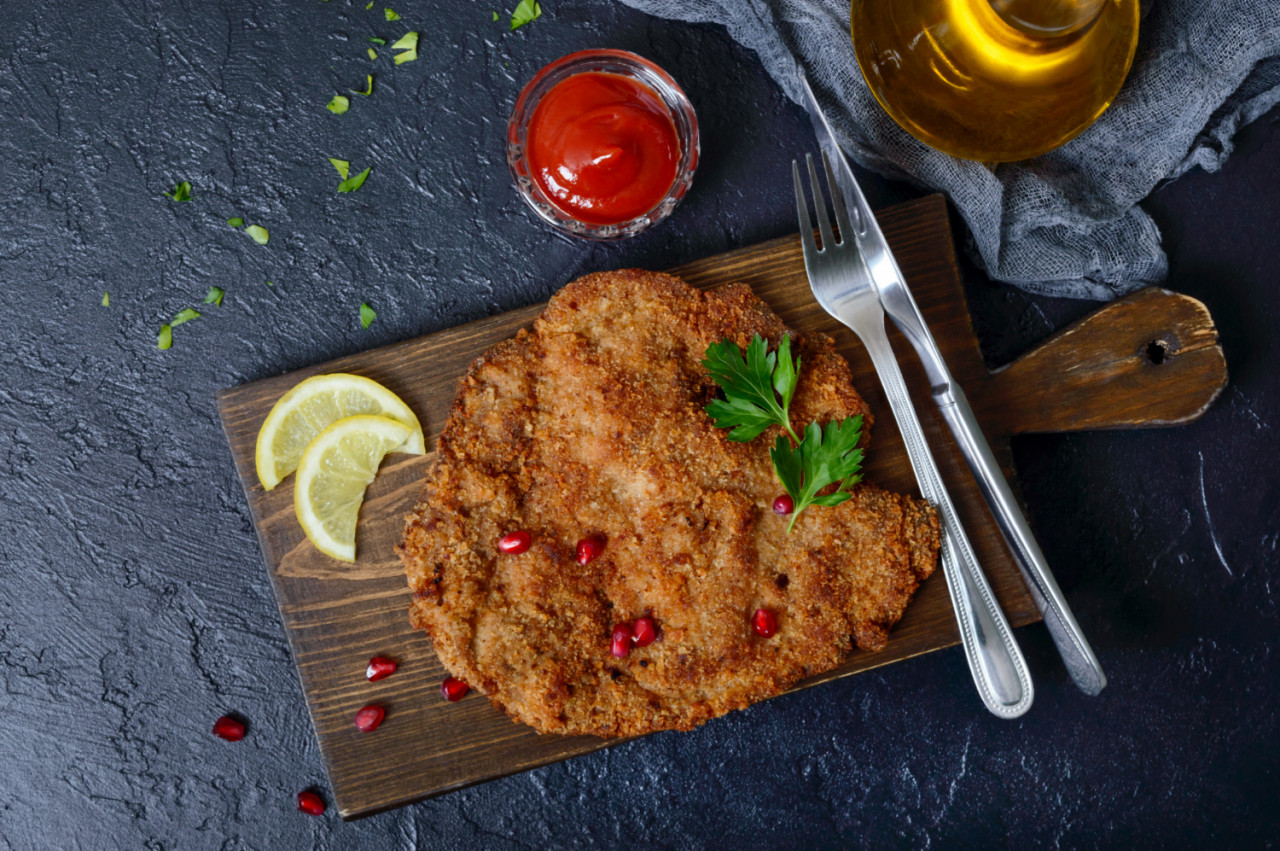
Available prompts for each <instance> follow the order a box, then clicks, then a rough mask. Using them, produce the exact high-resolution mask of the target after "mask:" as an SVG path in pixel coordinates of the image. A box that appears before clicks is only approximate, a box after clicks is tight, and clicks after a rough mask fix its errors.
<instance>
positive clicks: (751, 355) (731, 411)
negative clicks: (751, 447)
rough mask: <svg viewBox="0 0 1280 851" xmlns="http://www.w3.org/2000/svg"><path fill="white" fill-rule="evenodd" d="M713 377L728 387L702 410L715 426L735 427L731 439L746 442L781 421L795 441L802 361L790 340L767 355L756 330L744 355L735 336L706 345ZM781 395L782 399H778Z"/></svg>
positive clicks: (705, 361)
mask: <svg viewBox="0 0 1280 851" xmlns="http://www.w3.org/2000/svg"><path fill="white" fill-rule="evenodd" d="M702 365H703V367H704V368H706V370H707V372H709V373H711V377H712V379H714V380H715V382H716V384H718V385H720V389H721V390H723V391H724V398H723V399H716V400H714V401H712V402H711V404H709V405H707V406H706V408H705V409H704V410H705V411H706V412H707V413H708V414H709V415H710V416H711V419H712V420H713V421H714V422H715V424H716V427H717V428H731V429H733V431H731V432H729V439H730V440H732V441H735V442H737V443H746V442H747V441H749V440H754V439H755V438H757V437H759V436H760V434H761V432H763V431H764V430H765V429H767V428H769V427H770V426H773V425H780V426H782V427H783V428H784V429H786V431H787V434H789V435H791V439H792V440H794V441H795V442H796V443H799V442H800V438H798V437H797V436H796V434H795V432H793V431H792V430H791V421H790V418H789V407H790V405H791V397H792V396H793V395H794V394H795V392H796V384H797V383H798V381H799V363H798V362H793V361H792V359H791V338H790V337H783V338H782V343H781V344H780V345H779V346H778V350H777V351H776V352H768V353H766V348H765V341H764V339H763V338H762V337H761V336H760V335H759V334H756V335H755V337H753V338H752V340H751V343H750V344H749V345H748V346H747V351H746V356H745V357H744V356H743V352H742V349H740V348H738V345H737V344H736V343H734V342H733V341H732V340H729V339H724V340H721V341H720V342H719V343H712V344H711V345H710V346H707V352H706V360H704V361H703V362H702ZM779 396H781V401H779Z"/></svg>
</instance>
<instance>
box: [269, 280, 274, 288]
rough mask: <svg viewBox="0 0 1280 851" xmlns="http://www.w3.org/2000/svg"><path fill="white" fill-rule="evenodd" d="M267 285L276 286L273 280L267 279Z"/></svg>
mask: <svg viewBox="0 0 1280 851" xmlns="http://www.w3.org/2000/svg"><path fill="white" fill-rule="evenodd" d="M267 286H269V287H274V286H275V284H274V283H272V282H271V281H267Z"/></svg>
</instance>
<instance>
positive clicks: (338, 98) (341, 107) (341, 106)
mask: <svg viewBox="0 0 1280 851" xmlns="http://www.w3.org/2000/svg"><path fill="white" fill-rule="evenodd" d="M350 106H351V99H350V98H348V97H346V96H345V95H334V96H333V100H331V101H329V102H328V103H327V104H325V107H324V108H325V109H327V110H329V111H330V112H332V113H333V114H334V115H341V114H342V113H344V112H346V111H347V109H348V107H350Z"/></svg>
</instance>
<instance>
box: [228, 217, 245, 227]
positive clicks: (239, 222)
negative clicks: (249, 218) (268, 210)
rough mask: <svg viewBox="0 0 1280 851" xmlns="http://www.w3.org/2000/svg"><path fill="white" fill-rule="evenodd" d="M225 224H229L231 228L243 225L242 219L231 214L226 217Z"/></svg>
mask: <svg viewBox="0 0 1280 851" xmlns="http://www.w3.org/2000/svg"><path fill="white" fill-rule="evenodd" d="M227 224H229V225H231V226H232V227H233V228H242V227H244V219H242V218H240V217H239V216H232V217H231V218H229V219H227Z"/></svg>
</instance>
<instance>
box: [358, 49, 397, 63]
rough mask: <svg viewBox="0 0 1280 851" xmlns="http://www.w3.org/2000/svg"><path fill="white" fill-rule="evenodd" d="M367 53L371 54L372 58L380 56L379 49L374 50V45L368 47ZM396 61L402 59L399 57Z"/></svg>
mask: <svg viewBox="0 0 1280 851" xmlns="http://www.w3.org/2000/svg"><path fill="white" fill-rule="evenodd" d="M365 53H367V54H369V58H370V59H377V58H378V51H376V50H374V49H373V48H372V47H369V48H366V49H365ZM396 61H397V62H399V61H400V60H398V59H397V60H396Z"/></svg>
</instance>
